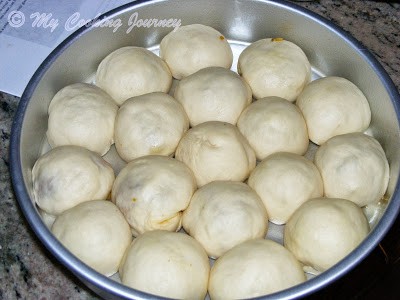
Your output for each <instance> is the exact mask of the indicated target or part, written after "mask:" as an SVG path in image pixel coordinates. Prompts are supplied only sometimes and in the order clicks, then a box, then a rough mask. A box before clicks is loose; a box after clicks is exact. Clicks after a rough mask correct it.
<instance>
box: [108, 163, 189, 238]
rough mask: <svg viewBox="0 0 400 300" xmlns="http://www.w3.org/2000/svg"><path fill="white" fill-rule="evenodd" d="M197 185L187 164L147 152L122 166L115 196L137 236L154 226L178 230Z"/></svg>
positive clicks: (114, 191) (153, 228) (113, 190)
mask: <svg viewBox="0 0 400 300" xmlns="http://www.w3.org/2000/svg"><path fill="white" fill-rule="evenodd" d="M195 189H196V181H195V179H194V176H193V173H192V171H191V170H190V169H189V168H188V167H187V166H186V165H185V164H183V163H182V162H180V161H178V160H176V159H174V158H171V157H167V156H159V155H148V156H142V157H139V158H136V159H134V160H132V161H131V162H130V163H128V164H127V166H126V167H125V168H123V169H122V170H121V172H120V173H119V174H118V176H117V178H116V179H115V182H114V186H113V189H112V200H113V202H114V203H115V204H116V205H117V206H118V207H119V209H120V210H121V211H122V213H123V214H124V216H125V218H126V219H127V221H128V223H129V225H130V226H131V228H132V233H133V234H134V235H135V236H138V235H139V234H142V233H144V232H145V231H149V230H155V229H164V230H169V231H177V230H179V229H180V227H181V217H182V212H183V211H184V210H185V209H186V208H187V207H188V205H189V201H190V198H191V197H192V195H193V193H194V191H195Z"/></svg>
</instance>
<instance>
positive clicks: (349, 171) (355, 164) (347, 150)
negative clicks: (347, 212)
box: [314, 133, 389, 206]
mask: <svg viewBox="0 0 400 300" xmlns="http://www.w3.org/2000/svg"><path fill="white" fill-rule="evenodd" d="M314 162H315V164H316V166H317V167H318V169H319V170H320V173H321V175H322V180H323V182H324V191H325V195H326V196H327V197H332V198H344V199H348V200H351V201H353V202H354V203H356V204H358V205H359V206H365V205H367V204H373V203H377V202H378V201H379V200H380V199H381V198H382V197H383V195H384V194H385V192H386V189H387V185H388V182H389V163H388V161H387V158H386V156H385V152H384V151H383V148H382V146H381V145H380V144H379V142H378V141H377V140H376V139H374V138H373V137H371V136H368V135H366V134H363V133H348V134H343V135H337V136H335V137H333V138H331V139H329V140H328V141H327V142H326V143H324V144H322V145H321V146H320V147H319V149H318V150H317V152H316V153H315V157H314Z"/></svg>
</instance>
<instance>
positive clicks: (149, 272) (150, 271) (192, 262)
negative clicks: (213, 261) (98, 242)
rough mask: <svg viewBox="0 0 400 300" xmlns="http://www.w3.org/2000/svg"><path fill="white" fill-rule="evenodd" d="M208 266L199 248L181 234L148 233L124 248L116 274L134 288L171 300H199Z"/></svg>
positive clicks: (124, 282)
mask: <svg viewBox="0 0 400 300" xmlns="http://www.w3.org/2000/svg"><path fill="white" fill-rule="evenodd" d="M209 272H210V265H209V262H208V257H207V254H206V252H205V251H204V249H203V248H202V247H201V245H200V244H199V243H198V242H197V241H196V240H195V239H193V238H192V237H190V236H188V235H187V234H184V233H179V232H169V231H165V230H155V231H148V232H146V233H144V234H142V235H140V236H139V237H138V238H136V239H135V240H134V241H133V242H132V244H131V246H130V247H129V248H128V250H127V252H126V254H125V256H124V259H123V261H122V263H121V267H120V270H119V274H120V276H121V280H122V283H123V284H125V285H127V286H129V287H132V288H134V289H137V290H140V291H144V292H147V293H151V294H153V295H157V296H163V297H168V298H174V299H198V300H203V299H204V297H205V296H206V293H207V284H208V277H209Z"/></svg>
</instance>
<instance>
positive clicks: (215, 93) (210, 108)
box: [174, 67, 252, 126]
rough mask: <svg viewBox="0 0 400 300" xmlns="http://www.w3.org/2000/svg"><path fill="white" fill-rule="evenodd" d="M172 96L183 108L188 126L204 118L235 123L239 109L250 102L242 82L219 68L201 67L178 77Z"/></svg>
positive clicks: (205, 120) (245, 86)
mask: <svg viewBox="0 0 400 300" xmlns="http://www.w3.org/2000/svg"><path fill="white" fill-rule="evenodd" d="M174 97H175V99H176V100H178V101H179V102H180V103H181V104H182V105H183V107H184V108H185V111H186V113H187V114H188V117H189V120H190V125H191V126H196V125H198V124H200V123H203V122H207V121H221V122H227V123H231V124H233V125H236V123H237V120H238V118H239V116H240V114H241V112H242V111H243V109H244V108H245V107H246V106H247V105H249V104H250V103H251V101H252V97H251V89H250V87H249V85H248V84H247V83H246V81H244V80H243V78H241V77H240V76H239V75H238V74H236V73H235V72H233V71H231V70H228V69H225V68H222V67H208V68H205V69H201V70H200V71H197V72H196V73H194V74H192V75H189V76H188V77H186V78H184V79H182V80H181V81H180V82H179V83H178V86H177V87H176V90H175V94H174Z"/></svg>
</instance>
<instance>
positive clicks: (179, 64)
mask: <svg viewBox="0 0 400 300" xmlns="http://www.w3.org/2000/svg"><path fill="white" fill-rule="evenodd" d="M160 56H161V58H162V59H164V60H165V61H166V63H167V64H168V66H169V68H170V70H171V72H172V75H173V77H174V78H176V79H182V78H184V77H186V76H188V75H190V74H193V73H195V72H197V71H199V70H200V69H203V68H206V67H213V66H214V67H223V68H226V69H230V67H231V65H232V61H233V54H232V49H231V47H230V45H229V43H228V41H227V40H226V38H225V37H224V36H223V35H222V34H221V33H220V32H219V31H217V30H215V29H214V28H212V27H210V26H206V25H202V24H190V25H186V26H181V27H179V28H178V29H177V30H176V31H172V32H170V33H169V34H167V35H166V36H165V37H164V38H163V39H162V40H161V43H160Z"/></svg>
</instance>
